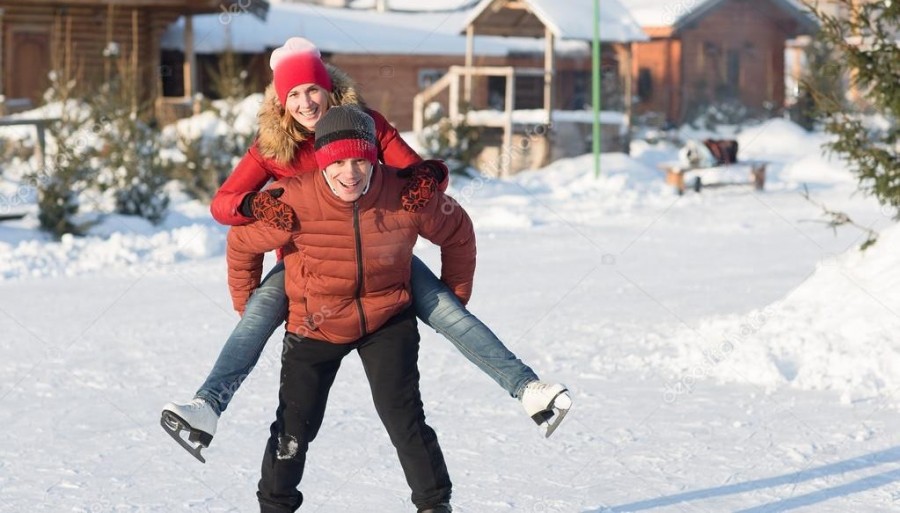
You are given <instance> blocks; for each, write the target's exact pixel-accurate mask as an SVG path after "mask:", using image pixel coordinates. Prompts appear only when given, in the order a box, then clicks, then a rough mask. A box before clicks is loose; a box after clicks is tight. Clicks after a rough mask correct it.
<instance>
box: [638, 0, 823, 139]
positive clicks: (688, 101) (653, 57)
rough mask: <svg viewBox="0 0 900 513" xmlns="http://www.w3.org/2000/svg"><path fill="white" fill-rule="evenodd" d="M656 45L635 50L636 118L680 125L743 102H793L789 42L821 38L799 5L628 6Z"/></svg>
mask: <svg viewBox="0 0 900 513" xmlns="http://www.w3.org/2000/svg"><path fill="white" fill-rule="evenodd" d="M622 3H623V4H625V6H626V7H628V8H629V9H630V10H631V12H632V14H633V15H634V16H635V18H636V20H637V22H638V23H639V24H640V25H641V27H642V28H643V29H644V31H645V32H647V34H648V35H649V36H650V38H651V40H650V41H648V42H643V43H636V44H635V45H634V61H635V65H634V67H633V70H632V73H633V80H634V82H635V84H636V95H637V103H636V105H635V110H636V112H639V113H647V112H654V113H659V114H661V115H663V116H664V117H665V118H666V119H667V120H668V121H670V122H673V123H680V122H683V121H685V120H686V119H688V118H690V117H691V116H693V115H694V114H696V113H697V112H699V111H700V110H701V109H703V108H705V107H707V106H711V105H716V104H720V103H722V102H737V103H739V104H741V105H743V106H744V107H746V108H747V109H748V110H749V111H750V112H754V111H756V112H761V111H763V110H765V109H779V108H781V107H782V106H783V105H784V102H785V42H786V41H787V40H789V39H792V38H796V37H797V36H800V35H802V34H811V33H814V32H815V31H816V30H817V24H816V22H815V21H814V20H813V18H812V17H811V16H810V15H809V13H808V12H806V11H805V10H803V9H802V8H801V7H800V6H799V4H798V3H796V2H794V1H793V0H696V1H693V2H687V3H685V2H681V1H678V0H622Z"/></svg>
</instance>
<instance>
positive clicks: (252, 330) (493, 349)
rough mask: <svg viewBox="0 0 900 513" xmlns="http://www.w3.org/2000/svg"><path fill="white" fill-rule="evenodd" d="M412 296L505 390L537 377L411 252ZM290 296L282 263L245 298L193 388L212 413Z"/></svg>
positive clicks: (517, 390)
mask: <svg viewBox="0 0 900 513" xmlns="http://www.w3.org/2000/svg"><path fill="white" fill-rule="evenodd" d="M411 282H412V296H413V306H414V307H415V310H416V316H418V317H419V319H421V320H422V321H423V322H425V324H427V325H429V326H431V327H432V328H434V329H435V330H436V331H437V332H438V333H440V334H441V335H443V336H444V337H446V338H447V339H448V340H450V342H452V343H453V345H454V346H456V348H457V349H458V350H459V351H460V352H461V353H462V354H463V356H465V357H466V358H468V359H469V361H470V362H472V363H474V364H475V365H476V366H477V367H478V368H479V369H481V370H482V371H483V372H484V373H485V374H487V375H488V376H490V377H491V378H492V379H493V380H494V381H496V382H497V384H499V385H500V386H501V387H503V389H504V390H506V391H507V392H508V393H509V395H511V396H513V397H521V395H522V390H523V389H524V388H525V385H526V384H527V383H528V382H530V381H533V380H536V379H538V377H537V375H536V374H535V373H534V371H532V370H531V368H530V367H528V366H527V365H525V364H524V363H522V361H521V360H519V359H518V358H516V355H514V354H513V353H512V352H510V351H509V350H508V349H507V348H506V346H504V345H503V342H501V341H500V339H499V338H497V336H496V335H494V333H493V332H492V331H491V330H490V329H488V327H487V326H485V325H484V323H482V322H481V321H480V320H478V318H477V317H475V316H474V315H472V314H471V313H470V312H469V311H468V310H466V308H465V307H464V306H463V305H462V303H460V302H459V299H457V298H456V296H455V295H454V294H453V292H452V291H451V290H450V289H449V288H447V285H445V284H444V282H442V281H441V280H440V279H438V277H437V276H435V275H434V273H432V272H431V270H430V269H429V268H428V266H426V265H425V263H424V262H422V261H421V260H419V259H418V258H417V257H415V256H413V262H412V273H411ZM287 310H288V299H287V297H286V296H285V293H284V264H283V263H282V262H279V263H278V264H276V265H275V267H273V268H272V270H271V271H269V274H267V275H266V277H265V279H263V281H262V283H260V284H259V287H258V288H257V289H256V290H255V291H254V292H253V294H252V295H251V296H250V299H249V301H247V307H246V309H245V310H244V315H243V317H241V320H240V321H239V322H238V324H237V326H236V327H235V328H234V331H232V332H231V336H230V337H228V340H227V341H225V346H224V347H222V351H221V352H220V353H219V358H218V359H217V360H216V363H215V364H214V365H213V368H212V370H211V371H210V373H209V376H207V378H206V381H205V382H204V383H203V385H201V386H200V389H199V390H197V394H196V396H197V397H200V398H203V399H204V400H206V401H207V402H208V403H209V404H210V405H212V407H213V409H214V410H216V413H219V414H221V413H222V412H223V411H225V409H226V408H227V407H228V403H229V402H231V398H232V397H233V396H234V393H235V392H236V391H237V389H238V388H240V386H241V383H242V382H243V381H244V379H245V378H246V377H247V376H248V375H249V374H250V371H251V370H253V366H254V365H256V362H257V361H258V360H259V356H260V355H261V354H262V351H263V348H264V347H265V345H266V342H268V340H269V337H271V336H272V334H273V333H274V332H275V330H276V329H277V328H278V326H279V325H280V324H282V323H283V322H284V319H285V318H286V317H287Z"/></svg>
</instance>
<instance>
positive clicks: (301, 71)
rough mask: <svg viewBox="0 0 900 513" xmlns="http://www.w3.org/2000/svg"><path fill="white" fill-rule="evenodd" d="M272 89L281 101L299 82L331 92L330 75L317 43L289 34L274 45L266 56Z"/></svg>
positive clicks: (283, 100)
mask: <svg viewBox="0 0 900 513" xmlns="http://www.w3.org/2000/svg"><path fill="white" fill-rule="evenodd" d="M269 67H270V68H272V76H273V80H272V81H273V82H274V84H275V92H276V93H277V94H278V100H279V101H280V102H281V104H282V105H284V103H285V101H286V100H287V95H288V93H289V92H290V91H291V89H293V88H295V87H297V86H298V85H300V84H316V85H317V86H319V87H321V88H323V89H325V90H326V91H328V92H331V76H329V75H328V70H327V69H325V63H323V62H322V54H321V53H319V49H318V48H316V45H314V44H312V42H311V41H309V40H308V39H304V38H302V37H292V38H290V39H288V40H287V41H285V43H284V45H283V46H281V47H279V48H276V49H275V51H273V52H272V56H271V57H270V58H269Z"/></svg>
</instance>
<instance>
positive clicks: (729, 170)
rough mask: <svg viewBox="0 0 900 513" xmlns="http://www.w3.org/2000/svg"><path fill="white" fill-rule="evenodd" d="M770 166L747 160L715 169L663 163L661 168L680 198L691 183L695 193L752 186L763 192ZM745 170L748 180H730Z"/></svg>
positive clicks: (764, 162)
mask: <svg viewBox="0 0 900 513" xmlns="http://www.w3.org/2000/svg"><path fill="white" fill-rule="evenodd" d="M768 164H769V163H768V162H766V161H763V160H747V161H743V162H735V163H734V164H722V165H720V166H714V167H685V166H684V165H683V164H682V163H681V162H662V163H660V164H659V168H660V169H661V170H663V171H664V172H665V173H666V183H667V184H669V185H671V186H672V187H674V188H675V190H676V191H677V192H678V195H679V196H680V195H682V194H684V190H685V188H686V185H685V184H686V183H690V185H691V188H692V189H694V191H695V192H700V191H701V189H703V188H704V187H723V186H727V185H752V186H753V187H754V188H755V189H756V190H758V191H761V190H763V188H764V187H765V185H766V166H768ZM743 170H747V171H749V175H750V176H749V179H748V180H742V179H730V176H729V175H735V173H737V174H738V175H741V174H743V172H742V171H743ZM704 178H705V179H706V181H704Z"/></svg>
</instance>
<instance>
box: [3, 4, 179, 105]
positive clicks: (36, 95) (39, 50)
mask: <svg viewBox="0 0 900 513" xmlns="http://www.w3.org/2000/svg"><path fill="white" fill-rule="evenodd" d="M82 4H83V3H82ZM0 8H2V9H3V15H2V18H0V19H2V22H0V30H2V35H0V37H2V39H0V42H2V46H3V51H2V55H0V58H2V66H0V73H2V76H0V87H2V94H4V95H5V96H6V97H7V99H14V98H23V97H25V98H29V99H30V100H31V102H32V103H33V105H39V104H40V103H41V95H42V94H43V92H44V91H45V90H46V87H47V86H48V85H49V82H48V79H47V73H48V72H49V71H50V70H51V69H53V68H57V69H59V70H60V71H62V72H63V73H68V74H69V76H70V77H72V78H75V79H76V80H77V81H78V83H79V85H81V86H83V88H84V89H83V90H84V91H88V92H93V91H96V89H97V87H98V86H99V85H100V84H101V83H103V82H105V81H106V80H108V79H109V78H110V77H112V76H113V75H114V74H115V73H116V71H115V70H116V68H117V66H116V62H114V59H111V58H108V57H104V55H103V52H104V49H105V48H106V47H107V42H108V41H114V42H116V43H118V46H119V51H120V57H119V58H122V59H127V61H126V62H127V63H128V65H129V66H130V65H131V64H132V62H133V61H131V60H130V57H131V52H132V50H133V49H136V51H137V59H136V62H137V69H138V73H139V76H140V80H139V81H138V86H139V88H140V90H139V91H138V93H139V96H140V98H141V102H142V104H145V105H149V104H150V103H151V102H152V100H153V99H154V98H155V97H156V95H157V94H158V91H159V83H160V72H161V70H160V65H159V62H160V58H159V55H160V50H159V39H160V36H161V34H162V33H163V31H164V30H165V29H166V27H167V26H168V25H169V24H170V23H172V22H173V21H175V20H176V19H177V18H178V16H179V13H178V10H177V9H176V8H173V7H169V8H164V7H162V8H161V7H155V8H150V7H134V8H130V7H125V6H114V7H112V8H110V7H109V6H106V5H96V6H92V5H70V6H61V5H29V4H27V3H25V2H20V1H12V2H11V1H8V0H0ZM135 28H136V30H135Z"/></svg>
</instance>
